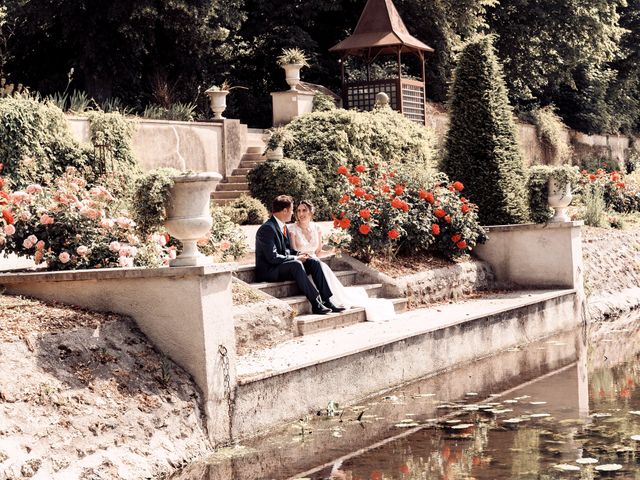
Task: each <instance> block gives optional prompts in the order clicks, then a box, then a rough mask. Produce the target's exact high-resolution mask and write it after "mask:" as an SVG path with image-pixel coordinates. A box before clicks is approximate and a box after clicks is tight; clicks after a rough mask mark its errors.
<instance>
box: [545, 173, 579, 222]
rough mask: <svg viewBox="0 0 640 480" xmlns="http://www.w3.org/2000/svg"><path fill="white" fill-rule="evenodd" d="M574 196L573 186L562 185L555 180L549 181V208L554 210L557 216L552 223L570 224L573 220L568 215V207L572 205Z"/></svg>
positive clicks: (554, 216)
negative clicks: (572, 193)
mask: <svg viewBox="0 0 640 480" xmlns="http://www.w3.org/2000/svg"><path fill="white" fill-rule="evenodd" d="M571 200H573V195H571V185H569V184H568V183H567V184H564V185H561V184H559V183H558V181H557V180H556V179H554V178H550V179H549V197H548V199H547V201H548V202H549V206H550V207H551V208H553V210H554V212H555V214H554V215H553V218H552V219H551V221H552V222H570V221H571V219H570V218H569V216H568V215H567V207H568V206H569V205H570V204H571Z"/></svg>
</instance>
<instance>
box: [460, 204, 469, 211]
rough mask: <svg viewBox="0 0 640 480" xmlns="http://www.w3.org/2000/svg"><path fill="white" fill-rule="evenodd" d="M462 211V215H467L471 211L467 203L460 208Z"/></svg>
mask: <svg viewBox="0 0 640 480" xmlns="http://www.w3.org/2000/svg"><path fill="white" fill-rule="evenodd" d="M460 210H462V213H467V212H468V211H469V205H467V204H466V203H463V204H462V206H461V207H460Z"/></svg>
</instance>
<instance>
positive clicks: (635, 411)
mask: <svg viewBox="0 0 640 480" xmlns="http://www.w3.org/2000/svg"><path fill="white" fill-rule="evenodd" d="M629 413H630V414H631V415H640V410H630V411H629Z"/></svg>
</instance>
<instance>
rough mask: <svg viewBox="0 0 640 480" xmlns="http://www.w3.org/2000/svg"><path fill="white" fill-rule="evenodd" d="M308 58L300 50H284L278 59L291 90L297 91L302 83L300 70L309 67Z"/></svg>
mask: <svg viewBox="0 0 640 480" xmlns="http://www.w3.org/2000/svg"><path fill="white" fill-rule="evenodd" d="M308 60H309V59H308V58H307V56H306V55H305V53H304V51H303V50H301V49H299V48H295V47H294V48H284V49H282V53H281V54H280V56H279V57H278V65H280V66H281V67H282V68H284V72H285V79H286V81H287V84H288V85H289V86H290V87H291V90H297V86H298V84H299V83H300V69H301V68H302V67H308V66H309V63H308Z"/></svg>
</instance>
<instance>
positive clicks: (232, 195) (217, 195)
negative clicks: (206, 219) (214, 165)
mask: <svg viewBox="0 0 640 480" xmlns="http://www.w3.org/2000/svg"><path fill="white" fill-rule="evenodd" d="M243 193H244V194H245V195H246V193H247V191H245V190H240V191H238V190H229V191H217V192H213V193H212V194H211V198H213V199H215V200H219V199H227V200H229V199H231V200H233V199H236V198H238V197H240V195H242V194H243Z"/></svg>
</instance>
